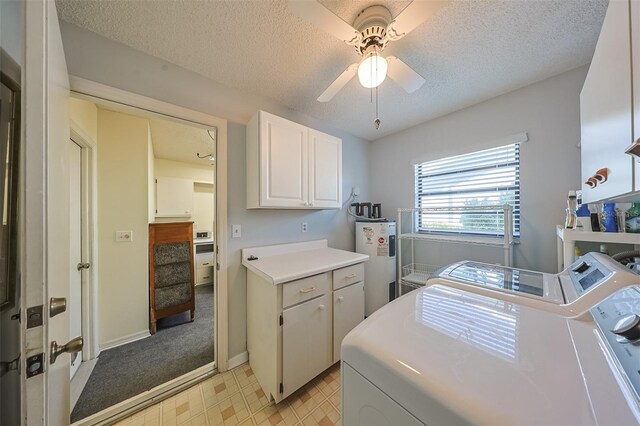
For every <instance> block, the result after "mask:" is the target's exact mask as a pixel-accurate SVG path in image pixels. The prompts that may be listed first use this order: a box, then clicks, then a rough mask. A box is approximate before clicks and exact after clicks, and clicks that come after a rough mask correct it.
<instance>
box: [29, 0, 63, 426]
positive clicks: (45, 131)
mask: <svg viewBox="0 0 640 426" xmlns="http://www.w3.org/2000/svg"><path fill="white" fill-rule="evenodd" d="M24 5H25V19H26V20H25V31H24V33H25V37H26V38H25V63H24V70H23V75H24V76H25V77H24V81H23V93H24V94H25V96H24V98H23V100H24V109H23V111H24V145H23V147H24V154H23V156H22V157H23V158H24V159H25V161H24V162H23V163H22V164H23V166H24V167H23V175H22V176H23V185H22V189H21V191H22V200H23V202H22V209H21V221H22V225H21V226H22V229H21V232H20V241H19V244H20V245H21V247H22V249H21V253H20V269H21V278H22V280H21V287H22V290H23V293H22V294H23V297H22V300H21V305H22V306H21V308H22V312H23V313H25V317H27V315H26V312H27V308H31V307H37V306H42V307H43V310H42V315H41V316H40V317H41V318H42V320H43V324H42V325H39V326H34V327H32V328H27V321H21V333H22V339H23V340H22V341H23V346H22V348H21V355H22V356H21V362H22V366H21V367H22V371H24V372H25V374H23V375H22V377H21V381H22V383H21V397H22V407H23V413H22V415H23V423H25V424H28V425H66V424H69V355H68V354H62V355H61V356H60V357H59V358H58V359H57V360H56V361H55V363H51V357H50V351H49V348H50V346H51V342H52V341H56V342H58V343H59V344H65V343H67V341H68V340H69V314H68V312H64V313H62V314H59V315H57V316H55V317H53V318H50V317H49V299H50V298H51V297H63V298H67V299H68V297H69V263H70V257H69V164H68V162H69V158H68V151H69V117H68V104H67V102H68V98H69V80H68V75H67V67H66V63H65V58H64V51H63V48H62V39H61V37H60V27H59V25H58V17H57V14H56V5H55V2H53V1H47V0H32V1H27V2H24ZM37 317H38V315H35V316H34V317H33V319H37ZM42 354H44V363H43V364H41V366H42V367H43V368H44V371H43V372H42V373H40V374H35V375H33V376H31V377H29V378H27V375H30V374H29V371H32V372H37V367H38V364H37V363H31V362H30V360H31V359H33V357H36V358H37V357H38V356H39V355H42ZM27 365H29V368H28V367H27Z"/></svg>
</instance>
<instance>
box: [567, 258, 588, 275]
mask: <svg viewBox="0 0 640 426" xmlns="http://www.w3.org/2000/svg"><path fill="white" fill-rule="evenodd" d="M587 269H589V264H588V263H587V262H585V261H584V260H583V261H582V262H580V263H578V264H577V265H576V266H574V267H573V268H571V270H572V271H573V272H577V273H579V274H580V273H582V272H584V271H586V270H587Z"/></svg>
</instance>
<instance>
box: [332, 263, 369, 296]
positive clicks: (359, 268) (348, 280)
mask: <svg viewBox="0 0 640 426" xmlns="http://www.w3.org/2000/svg"><path fill="white" fill-rule="evenodd" d="M358 281H364V264H363V263H358V264H357V265H352V266H347V267H346V268H342V269H336V270H335V271H333V289H334V290H337V289H339V288H342V287H344V286H347V285H349V284H353V283H357V282H358Z"/></svg>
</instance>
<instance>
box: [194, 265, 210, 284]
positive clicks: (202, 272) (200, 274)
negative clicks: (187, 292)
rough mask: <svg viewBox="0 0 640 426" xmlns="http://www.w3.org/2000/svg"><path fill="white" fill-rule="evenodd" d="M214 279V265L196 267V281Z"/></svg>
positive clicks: (202, 281) (205, 281) (204, 281)
mask: <svg viewBox="0 0 640 426" xmlns="http://www.w3.org/2000/svg"><path fill="white" fill-rule="evenodd" d="M212 281H213V266H205V267H204V268H196V283H197V284H202V283H210V282H212Z"/></svg>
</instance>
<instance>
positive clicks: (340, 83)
mask: <svg viewBox="0 0 640 426" xmlns="http://www.w3.org/2000/svg"><path fill="white" fill-rule="evenodd" d="M356 72H358V64H351V65H349V67H348V68H347V69H346V70H344V72H343V73H342V74H340V76H339V77H338V78H336V79H335V80H334V81H333V83H331V85H330V86H329V87H327V90H325V91H324V92H322V95H320V96H319V97H318V101H319V102H329V101H330V100H331V99H332V98H333V97H334V96H335V95H336V93H338V92H339V91H340V89H342V88H343V87H344V86H345V85H346V84H347V83H348V82H349V80H351V79H352V78H353V76H354V75H356Z"/></svg>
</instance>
